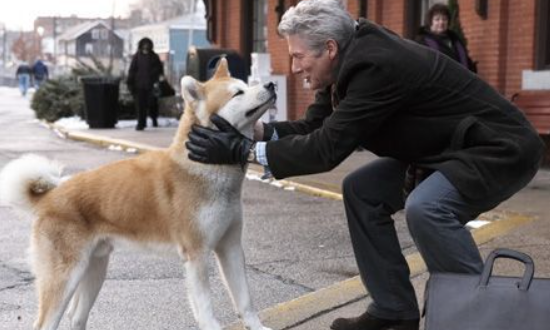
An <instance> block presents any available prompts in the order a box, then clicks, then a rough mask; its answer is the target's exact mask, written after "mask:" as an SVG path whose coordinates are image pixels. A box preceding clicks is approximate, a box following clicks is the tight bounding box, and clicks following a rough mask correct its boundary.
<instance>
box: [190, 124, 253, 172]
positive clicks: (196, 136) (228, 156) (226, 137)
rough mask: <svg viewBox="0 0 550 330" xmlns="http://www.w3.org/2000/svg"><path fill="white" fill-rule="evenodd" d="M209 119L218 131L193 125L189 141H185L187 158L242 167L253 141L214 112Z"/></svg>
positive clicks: (206, 162)
mask: <svg viewBox="0 0 550 330" xmlns="http://www.w3.org/2000/svg"><path fill="white" fill-rule="evenodd" d="M210 120H211V121H212V123H213V124H214V125H216V127H218V129H219V131H217V130H214V129H211V128H207V127H202V126H198V125H193V127H192V128H191V132H190V133H189V141H187V142H186V143H185V146H186V147H187V150H189V159H191V160H194V161H197V162H201V163H205V164H241V166H243V167H244V166H245V165H246V162H247V159H248V154H249V153H250V148H251V147H252V145H253V144H254V141H252V140H251V139H249V138H247V137H246V136H244V135H242V134H241V132H239V131H238V130H237V129H236V128H235V127H233V126H231V124H230V123H229V122H227V121H226V120H225V119H223V118H222V117H220V116H218V115H216V114H214V115H212V116H211V117H210Z"/></svg>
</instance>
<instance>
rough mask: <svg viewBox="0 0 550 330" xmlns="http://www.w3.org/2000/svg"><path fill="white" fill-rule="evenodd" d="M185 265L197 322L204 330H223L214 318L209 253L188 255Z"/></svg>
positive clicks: (188, 287) (190, 297) (189, 292)
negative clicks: (209, 275)
mask: <svg viewBox="0 0 550 330" xmlns="http://www.w3.org/2000/svg"><path fill="white" fill-rule="evenodd" d="M186 259H187V261H186V263H185V268H186V279H187V292H188V294H189V300H190V302H191V307H192V309H193V314H194V316H195V320H197V322H198V324H199V328H200V329H202V330H221V326H220V324H219V323H218V321H217V320H216V318H215V317H214V312H213V310H212V299H211V292H210V281H209V279H208V265H207V259H208V254H207V253H195V254H193V255H187V258H186Z"/></svg>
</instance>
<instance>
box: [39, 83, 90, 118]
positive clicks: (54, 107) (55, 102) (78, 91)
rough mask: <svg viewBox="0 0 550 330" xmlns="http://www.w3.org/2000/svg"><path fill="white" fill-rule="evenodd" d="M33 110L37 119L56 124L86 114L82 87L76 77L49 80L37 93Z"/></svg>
mask: <svg viewBox="0 0 550 330" xmlns="http://www.w3.org/2000/svg"><path fill="white" fill-rule="evenodd" d="M31 108H32V109H33V110H34V111H35V113H36V118H38V119H44V120H46V121H49V122H54V121H56V120H58V119H60V118H63V117H72V116H74V115H79V116H82V115H83V113H84V99H83V94H82V87H81V86H80V84H79V83H78V80H77V78H76V77H74V76H62V77H59V78H55V79H49V80H47V81H46V82H44V84H42V86H40V88H39V89H38V90H37V91H36V93H35V94H34V96H33V98H32V102H31Z"/></svg>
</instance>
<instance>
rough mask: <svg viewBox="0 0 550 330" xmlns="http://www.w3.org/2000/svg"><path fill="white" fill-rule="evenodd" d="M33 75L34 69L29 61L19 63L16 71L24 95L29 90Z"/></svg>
mask: <svg viewBox="0 0 550 330" xmlns="http://www.w3.org/2000/svg"><path fill="white" fill-rule="evenodd" d="M31 75H32V69H31V67H30V66H29V64H28V63H27V62H22V63H21V64H19V66H18V67H17V71H16V72H15V77H16V78H17V81H18V83H19V90H20V91H21V95H22V96H25V95H27V91H28V90H29V85H30V83H31Z"/></svg>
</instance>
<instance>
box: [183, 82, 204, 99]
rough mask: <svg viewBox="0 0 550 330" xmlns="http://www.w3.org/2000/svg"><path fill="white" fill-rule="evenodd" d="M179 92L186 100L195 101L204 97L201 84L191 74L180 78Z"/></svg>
mask: <svg viewBox="0 0 550 330" xmlns="http://www.w3.org/2000/svg"><path fill="white" fill-rule="evenodd" d="M181 92H182V95H183V99H184V100H185V101H186V102H196V101H200V100H203V99H204V91H203V86H202V84H201V83H200V82H198V81H197V80H196V79H195V78H193V77H191V76H185V77H183V78H181Z"/></svg>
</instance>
